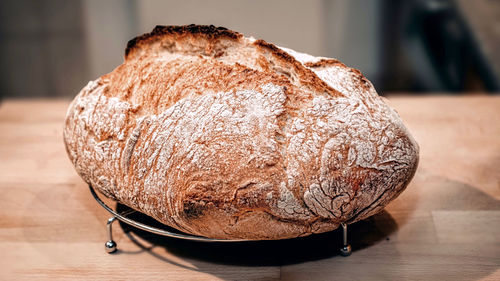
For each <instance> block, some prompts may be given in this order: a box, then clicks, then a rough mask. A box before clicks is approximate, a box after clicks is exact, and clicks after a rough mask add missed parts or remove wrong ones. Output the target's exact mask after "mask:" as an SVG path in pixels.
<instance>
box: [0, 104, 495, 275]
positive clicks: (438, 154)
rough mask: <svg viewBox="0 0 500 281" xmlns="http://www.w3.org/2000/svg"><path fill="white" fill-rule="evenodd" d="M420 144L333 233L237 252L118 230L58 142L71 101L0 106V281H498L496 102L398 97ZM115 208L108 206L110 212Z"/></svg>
mask: <svg viewBox="0 0 500 281" xmlns="http://www.w3.org/2000/svg"><path fill="white" fill-rule="evenodd" d="M390 101H391V103H392V104H393V106H394V107H395V108H396V109H397V110H398V111H399V112H400V114H401V116H402V117H403V119H404V120H405V122H406V124H407V126H408V127H409V128H410V131H411V132H412V133H413V135H414V137H415V138H416V140H417V141H418V143H419V144H420V148H421V154H420V166H419V168H418V171H417V174H416V176H415V178H414V179H413V182H412V183H411V184H410V186H409V187H408V189H407V190H406V191H405V192H404V193H403V194H402V195H401V196H400V197H399V198H398V199H396V200H395V201H394V202H392V203H391V204H390V205H389V206H388V207H387V208H386V210H385V211H383V212H382V213H380V214H378V215H376V216H374V217H372V218H370V219H367V220H365V221H362V222H359V223H357V224H354V225H351V226H350V237H349V238H350V241H351V243H352V246H353V248H354V250H353V253H352V255H351V256H350V257H347V258H345V257H341V256H339V255H338V252H337V249H338V247H339V245H340V244H339V243H340V238H341V236H340V235H341V233H340V232H339V231H334V232H331V233H327V234H322V235H315V236H311V237H308V238H303V239H296V240H289V241H278V242H258V243H255V242H252V243H246V244H245V243H244V244H241V243H240V244H223V245H221V244H203V243H194V242H184V241H178V240H172V239H167V238H162V237H157V236H151V235H149V236H148V235H144V234H142V233H139V232H135V231H127V232H124V230H123V229H122V228H123V227H125V226H122V227H120V226H119V225H118V224H116V225H115V229H114V233H115V241H117V243H118V247H119V249H120V251H119V252H118V253H116V254H113V255H109V254H107V253H105V251H104V242H105V241H106V228H105V223H106V220H107V219H108V218H109V217H110V215H109V214H108V213H107V212H106V211H105V210H103V209H102V208H101V207H100V206H99V205H98V204H97V203H96V202H95V201H94V199H93V198H92V196H91V194H90V193H89V190H88V188H87V186H86V184H85V183H84V182H83V181H82V180H81V179H80V178H79V177H78V175H77V174H76V172H75V171H74V169H73V166H72V165H71V163H70V162H69V160H68V158H67V156H66V152H65V150H64V145H63V141H62V126H63V119H64V115H65V111H66V108H67V106H68V101H57V100H53V101H47V100H37V101H31V100H20V101H15V100H7V101H4V102H3V104H2V105H0V132H1V133H0V194H1V200H0V257H1V258H0V279H1V280H5V279H14V278H15V279H17V278H19V279H29V280H32V279H54V278H56V279H70V280H75V279H83V280H87V279H98V280H103V279H132V280H139V279H153V280H154V279H165V280H234V279H236V280H278V279H283V280H334V279H335V280H369V279H386V280H440V281H441V280H500V201H499V200H500V98H499V97H395V98H391V100H390ZM113 206H114V205H113Z"/></svg>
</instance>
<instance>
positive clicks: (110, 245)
mask: <svg viewBox="0 0 500 281" xmlns="http://www.w3.org/2000/svg"><path fill="white" fill-rule="evenodd" d="M89 189H90V193H92V196H94V199H95V200H96V201H97V203H99V205H101V206H102V207H103V208H104V209H105V210H106V211H108V212H109V213H111V215H113V216H112V217H111V218H109V219H108V222H107V224H106V227H107V230H108V241H106V243H105V244H104V248H105V250H106V252H108V253H110V254H111V253H114V252H116V250H117V244H116V242H115V241H114V240H113V223H114V222H115V221H116V220H119V221H121V222H124V223H126V224H128V225H131V226H134V227H136V228H139V229H142V230H144V231H147V232H150V233H154V234H158V235H161V236H166V237H171V238H177V239H183V240H191V241H200V242H217V243H227V242H244V241H254V240H247V239H214V238H208V237H202V236H196V235H189V234H182V233H175V232H171V231H167V230H164V229H160V228H156V227H153V226H150V225H147V224H144V223H141V222H138V221H136V220H133V219H131V218H129V217H127V216H128V215H130V214H132V213H135V212H138V211H136V210H132V209H130V210H126V211H124V212H122V213H118V212H117V211H115V210H113V209H112V208H111V207H109V206H108V205H106V203H104V202H103V201H102V200H101V198H99V195H97V193H96V192H95V190H94V188H93V187H92V186H91V185H89ZM341 226H342V247H341V248H340V254H341V255H342V256H349V255H350V254H351V246H350V245H349V244H348V243H347V224H345V223H342V224H341Z"/></svg>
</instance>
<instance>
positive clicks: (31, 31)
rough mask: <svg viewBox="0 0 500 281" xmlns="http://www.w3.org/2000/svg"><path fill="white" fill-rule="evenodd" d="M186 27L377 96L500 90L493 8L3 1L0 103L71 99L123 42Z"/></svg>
mask: <svg viewBox="0 0 500 281" xmlns="http://www.w3.org/2000/svg"><path fill="white" fill-rule="evenodd" d="M191 23H196V24H213V25H216V26H224V27H227V28H229V29H233V30H235V31H239V32H241V33H244V34H245V35H247V36H253V37H256V38H261V39H264V40H266V41H268V42H272V43H275V44H277V45H279V46H283V47H288V48H292V49H295V50H297V51H300V52H306V53H309V54H312V55H316V56H326V57H333V58H337V59H339V60H341V61H342V62H344V63H345V64H347V65H348V66H351V67H354V68H357V69H360V70H361V72H362V73H363V74H364V75H365V76H367V78H368V79H370V80H371V81H372V82H373V84H374V85H375V87H376V89H377V90H378V92H379V93H380V94H383V95H385V94H397V93H404V94H415V95H426V94H437V93H439V94H443V93H446V94H450V95H464V94H494V93H495V92H497V93H498V92H499V91H500V1H498V0H441V1H438V0H420V1H417V0H409V1H396V0H350V1H349V0H307V1H306V0H239V1H231V0H206V1H193V0H183V1H179V0H174V1H170V0H169V1H161V0H146V1H139V0H123V1H122V0H108V1H99V0H75V1H64V0H46V1H37V0H2V1H0V43H1V44H0V96H1V97H3V98H25V97H36V98H44V97H54V98H57V97H59V98H60V97H64V98H72V97H74V96H75V95H76V94H77V93H78V91H79V90H80V89H81V88H82V87H83V86H84V85H85V84H86V83H87V82H88V81H89V80H93V79H95V78H97V77H98V76H100V75H102V74H105V73H107V72H110V71H112V70H113V69H114V68H115V67H116V66H118V65H119V64H121V63H122V61H123V54H124V49H125V46H126V43H127V41H128V40H130V39H132V38H133V37H135V36H137V35H139V34H142V33H146V32H149V31H151V30H152V29H153V27H154V26H155V25H183V24H191Z"/></svg>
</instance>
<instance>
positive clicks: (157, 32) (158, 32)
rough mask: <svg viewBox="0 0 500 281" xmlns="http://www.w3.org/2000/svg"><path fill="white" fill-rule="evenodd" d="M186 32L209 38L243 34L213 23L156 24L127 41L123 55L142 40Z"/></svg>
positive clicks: (233, 37)
mask: <svg viewBox="0 0 500 281" xmlns="http://www.w3.org/2000/svg"><path fill="white" fill-rule="evenodd" d="M187 34H191V35H196V36H203V37H205V38H207V39H209V40H214V39H220V38H228V39H234V40H237V39H238V38H241V37H242V36H243V35H241V34H240V33H238V32H234V31H231V30H229V29H227V28H225V27H220V26H219V27H216V26H213V25H195V24H190V25H170V26H162V25H157V26H156V27H155V28H154V29H153V31H151V32H150V33H146V34H143V35H141V36H138V37H135V38H134V39H132V40H130V41H128V43H127V48H126V49H125V57H127V56H128V55H129V54H130V52H131V51H133V50H134V49H135V48H137V47H139V46H140V44H141V43H143V42H152V41H155V40H158V39H159V38H161V37H162V36H166V35H175V36H182V35H187Z"/></svg>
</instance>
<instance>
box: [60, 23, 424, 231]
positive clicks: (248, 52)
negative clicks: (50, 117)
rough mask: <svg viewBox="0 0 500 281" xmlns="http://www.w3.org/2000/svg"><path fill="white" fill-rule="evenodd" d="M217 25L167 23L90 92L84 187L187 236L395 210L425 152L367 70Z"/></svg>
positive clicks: (331, 221) (72, 153)
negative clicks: (395, 201)
mask: <svg viewBox="0 0 500 281" xmlns="http://www.w3.org/2000/svg"><path fill="white" fill-rule="evenodd" d="M298 56H300V54H299V53H294V52H293V51H291V50H288V51H286V50H284V49H281V48H279V47H277V46H275V45H272V44H269V43H267V42H265V41H262V40H254V39H251V38H246V37H243V36H242V35H241V34H239V33H236V32H233V31H229V30H227V29H225V28H216V27H213V26H194V25H190V26H181V27H179V26H175V27H157V28H155V30H153V32H151V33H150V34H146V35H143V36H140V37H138V38H136V39H134V40H132V41H131V42H130V43H129V45H128V47H127V51H126V60H125V62H124V63H123V64H122V65H121V66H119V67H117V68H116V69H115V70H114V71H113V72H111V73H109V74H106V75H104V76H102V77H101V78H99V79H98V80H96V81H94V82H90V83H89V85H87V87H85V88H84V89H83V90H82V91H81V93H80V94H79V95H78V96H77V97H76V98H75V100H74V101H73V103H72V105H71V106H70V108H69V110H68V115H67V119H66V124H65V129H64V138H65V144H66V148H67V151H68V154H69V157H70V159H71V161H72V162H73V164H74V165H75V167H76V170H77V171H78V172H79V174H80V175H81V176H82V178H83V179H84V180H85V181H86V182H88V183H89V184H92V185H93V186H94V187H95V188H97V189H98V190H99V191H101V192H102V193H104V194H105V195H106V196H108V197H111V198H113V199H115V200H118V201H120V202H122V203H124V204H126V205H128V206H130V207H132V208H134V209H137V210H139V211H141V212H144V213H146V214H148V215H150V216H152V217H154V218H156V219H158V220H159V221H161V222H163V223H165V224H167V225H170V226H172V227H175V228H177V229H179V230H182V231H185V232H188V233H192V234H197V235H203V236H208V237H214V238H226V239H230V238H245V239H283V238H291V237H297V236H303V235H308V234H311V233H319V232H324V231H328V230H332V229H334V228H336V227H337V226H338V225H339V224H340V223H341V222H346V221H347V222H354V221H356V220H359V219H363V218H365V217H367V216H369V215H371V214H373V213H375V212H377V211H379V210H381V208H383V207H384V206H385V205H386V204H387V203H388V202H389V201H390V200H392V199H393V198H395V197H396V196H397V195H398V194H399V193H400V192H401V191H402V190H404V188H405V187H406V185H407V184H408V182H409V181H410V179H411V177H412V176H413V174H414V172H415V169H416V165H417V162H418V147H417V145H416V143H415V141H414V140H413V139H412V138H411V136H410V135H409V133H408V132H407V130H406V128H405V127H404V125H403V124H402V122H401V120H400V118H399V117H398V116H397V114H396V113H395V112H394V111H393V110H392V109H391V108H389V107H388V106H387V105H386V104H385V103H383V101H382V100H381V99H380V98H379V97H378V95H377V94H376V92H375V90H374V89H373V87H372V86H371V84H370V83H369V82H368V81H367V80H366V79H365V78H364V77H363V76H362V75H361V73H360V72H359V71H357V70H354V69H351V68H348V67H346V66H345V65H343V64H342V63H340V62H338V61H336V60H333V59H316V58H314V57H310V56H309V57H307V56H306V58H312V59H311V60H310V61H307V60H304V58H298Z"/></svg>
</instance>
